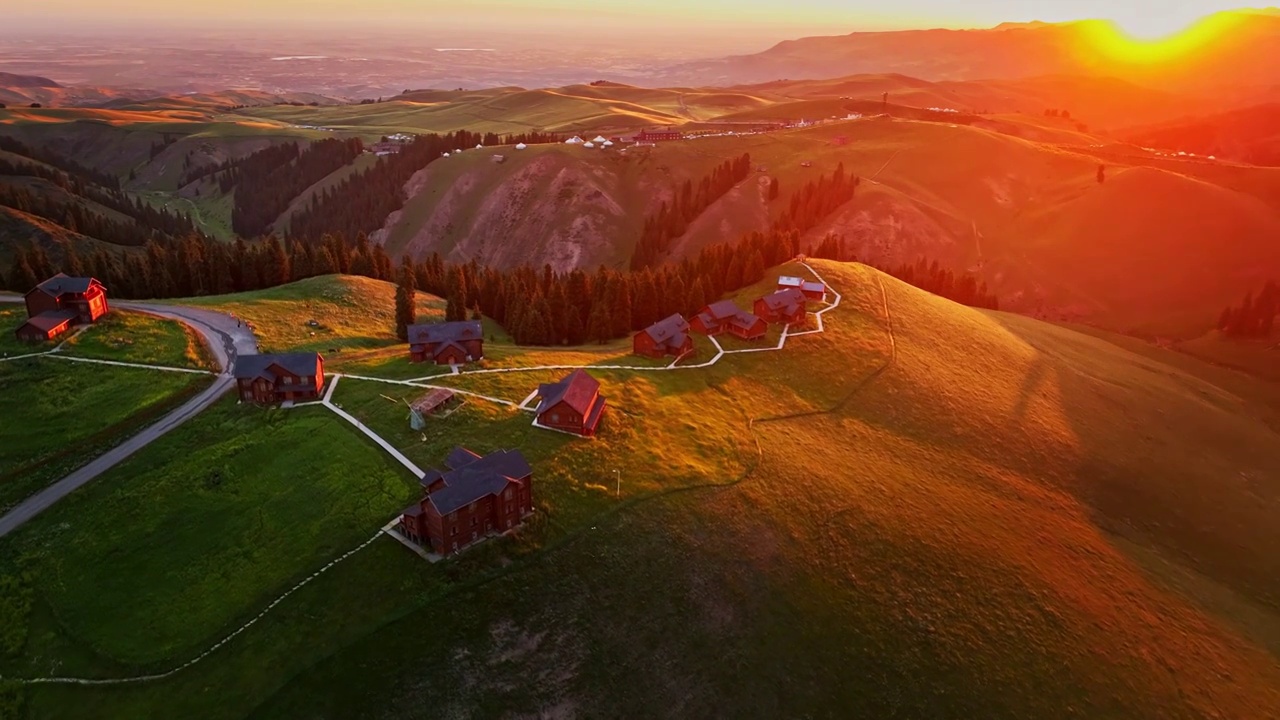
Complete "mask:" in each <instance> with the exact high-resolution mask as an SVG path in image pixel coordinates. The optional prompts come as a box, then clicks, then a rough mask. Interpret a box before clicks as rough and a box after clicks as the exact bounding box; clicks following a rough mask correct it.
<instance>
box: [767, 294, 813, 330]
mask: <svg viewBox="0 0 1280 720" xmlns="http://www.w3.org/2000/svg"><path fill="white" fill-rule="evenodd" d="M804 301H805V297H804V293H802V292H800V290H798V289H797V288H787V289H786V290H779V291H778V292H776V293H773V294H772V295H765V296H764V297H762V298H760V299H759V300H756V303H755V311H756V315H758V316H760V317H761V318H762V319H764V320H765V321H766V322H772V323H783V324H786V325H790V324H793V323H800V322H804V315H805V307H804Z"/></svg>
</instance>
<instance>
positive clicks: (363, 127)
mask: <svg viewBox="0 0 1280 720" xmlns="http://www.w3.org/2000/svg"><path fill="white" fill-rule="evenodd" d="M768 102H769V100H768V99H766V98H762V97H757V96H754V95H750V94H746V93H737V92H733V91H725V90H719V89H692V88H672V89H649V88H637V87H630V86H627V85H618V84H613V83H610V84H606V85H603V86H591V85H571V86H568V87H563V88H548V89H541V90H525V89H523V88H494V89H491V90H480V91H453V92H447V91H436V90H432V91H419V92H411V93H408V94H406V95H400V96H396V97H394V98H389V99H387V100H386V101H385V102H380V103H376V104H373V105H345V106H339V107H321V108H313V107H290V106H276V107H269V108H253V109H247V110H243V111H240V112H242V113H243V114H245V115H247V116H251V117H260V118H266V119H269V120H273V121H279V122H287V123H290V124H294V125H303V124H307V125H321V126H324V127H329V128H334V129H336V130H343V131H349V132H360V133H368V134H373V135H383V134H389V133H394V132H405V131H407V132H419V133H429V132H438V133H445V132H452V131H454V130H463V129H465V130H471V131H472V132H494V133H500V134H501V133H513V132H523V131H526V130H534V129H538V130H546V131H549V132H604V131H607V130H610V129H627V128H639V127H644V126H646V125H672V124H681V123H684V122H688V121H698V120H707V119H711V118H715V117H718V116H721V115H725V114H727V113H729V112H732V111H735V110H741V109H746V108H751V107H758V106H762V105H766V104H768Z"/></svg>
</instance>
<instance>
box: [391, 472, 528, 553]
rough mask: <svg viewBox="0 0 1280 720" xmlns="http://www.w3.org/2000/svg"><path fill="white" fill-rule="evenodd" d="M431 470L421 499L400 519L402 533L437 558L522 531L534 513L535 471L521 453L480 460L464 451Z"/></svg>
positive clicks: (425, 481)
mask: <svg viewBox="0 0 1280 720" xmlns="http://www.w3.org/2000/svg"><path fill="white" fill-rule="evenodd" d="M445 466H446V467H448V468H449V469H448V471H445V472H441V471H439V470H428V471H427V473H426V475H424V476H423V477H422V481H421V483H422V499H421V500H419V501H418V502H417V503H414V504H413V505H410V506H409V507H407V508H405V510H404V512H403V513H402V514H401V515H400V532H401V533H402V534H404V536H405V537H407V538H408V539H410V540H412V541H413V542H415V543H418V544H419V545H422V546H424V547H427V548H429V549H430V550H431V551H432V552H434V553H437V554H439V555H452V554H453V553H456V552H458V550H459V549H461V548H465V547H467V546H468V545H471V544H472V543H475V542H478V541H480V540H482V539H484V538H485V537H488V536H489V535H492V534H494V533H502V532H506V531H507V530H510V529H512V528H514V527H518V526H519V525H520V524H521V523H523V522H524V519H525V518H527V517H529V515H530V514H532V513H533V470H532V469H531V468H530V467H529V462H528V461H527V460H525V458H524V455H522V454H521V453H520V451H519V450H499V451H498V452H495V453H493V454H491V455H486V456H484V457H480V456H479V455H477V454H475V453H473V452H471V451H470V450H467V449H466V448H463V447H457V448H454V449H453V451H452V452H450V453H449V456H448V457H447V458H445Z"/></svg>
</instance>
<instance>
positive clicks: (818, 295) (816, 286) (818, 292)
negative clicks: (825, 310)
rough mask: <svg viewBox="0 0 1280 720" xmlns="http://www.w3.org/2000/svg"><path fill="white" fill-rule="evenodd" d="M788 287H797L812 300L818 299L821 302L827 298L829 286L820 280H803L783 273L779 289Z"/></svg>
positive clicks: (779, 281) (779, 279)
mask: <svg viewBox="0 0 1280 720" xmlns="http://www.w3.org/2000/svg"><path fill="white" fill-rule="evenodd" d="M787 288H795V289H797V290H799V291H800V292H802V293H804V296H805V297H806V298H809V299H810V300H817V301H819V302H821V301H823V300H826V299H827V286H826V285H823V284H822V283H820V282H813V281H810V280H802V279H800V278H798V277H788V276H786V275H783V276H782V277H779V278H778V289H779V290H786V289H787Z"/></svg>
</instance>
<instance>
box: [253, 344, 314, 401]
mask: <svg viewBox="0 0 1280 720" xmlns="http://www.w3.org/2000/svg"><path fill="white" fill-rule="evenodd" d="M235 376H236V390H237V392H239V393H240V399H241V400H244V401H248V402H256V403H264V404H268V405H270V404H274V403H280V402H293V401H295V400H317V399H319V398H320V391H321V389H322V388H324V358H323V357H321V356H320V354H319V353H283V354H279V355H241V356H240V357H238V358H236V366H235Z"/></svg>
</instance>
